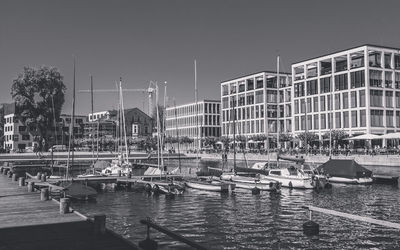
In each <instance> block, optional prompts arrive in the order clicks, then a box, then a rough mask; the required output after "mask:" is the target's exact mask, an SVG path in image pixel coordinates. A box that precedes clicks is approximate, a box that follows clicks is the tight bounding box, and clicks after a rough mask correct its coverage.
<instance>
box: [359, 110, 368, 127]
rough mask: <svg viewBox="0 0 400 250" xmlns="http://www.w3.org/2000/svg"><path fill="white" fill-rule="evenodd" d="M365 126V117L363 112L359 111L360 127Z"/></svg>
mask: <svg viewBox="0 0 400 250" xmlns="http://www.w3.org/2000/svg"><path fill="white" fill-rule="evenodd" d="M365 126H367V116H366V112H365V110H360V127H365Z"/></svg>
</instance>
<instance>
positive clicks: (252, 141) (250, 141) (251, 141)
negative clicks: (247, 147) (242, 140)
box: [247, 140, 255, 143]
mask: <svg viewBox="0 0 400 250" xmlns="http://www.w3.org/2000/svg"><path fill="white" fill-rule="evenodd" d="M247 143H255V141H254V140H249V141H247Z"/></svg>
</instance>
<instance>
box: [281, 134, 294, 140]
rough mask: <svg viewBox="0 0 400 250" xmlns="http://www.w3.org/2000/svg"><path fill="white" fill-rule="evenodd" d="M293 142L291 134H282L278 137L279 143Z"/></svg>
mask: <svg viewBox="0 0 400 250" xmlns="http://www.w3.org/2000/svg"><path fill="white" fill-rule="evenodd" d="M291 140H293V136H292V134H289V133H282V134H280V135H279V141H281V142H287V141H291Z"/></svg>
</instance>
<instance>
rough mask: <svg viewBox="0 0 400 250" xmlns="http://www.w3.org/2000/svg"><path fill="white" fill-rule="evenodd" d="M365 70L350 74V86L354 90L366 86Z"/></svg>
mask: <svg viewBox="0 0 400 250" xmlns="http://www.w3.org/2000/svg"><path fill="white" fill-rule="evenodd" d="M364 72H365V71H364V70H360V71H355V72H351V73H350V86H351V88H352V89H354V88H360V87H364V86H365V74H364Z"/></svg>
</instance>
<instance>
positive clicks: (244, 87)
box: [239, 80, 248, 93]
mask: <svg viewBox="0 0 400 250" xmlns="http://www.w3.org/2000/svg"><path fill="white" fill-rule="evenodd" d="M247 81H248V80H247ZM245 90H246V85H245V83H244V82H239V93H240V92H244V91H245Z"/></svg>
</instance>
